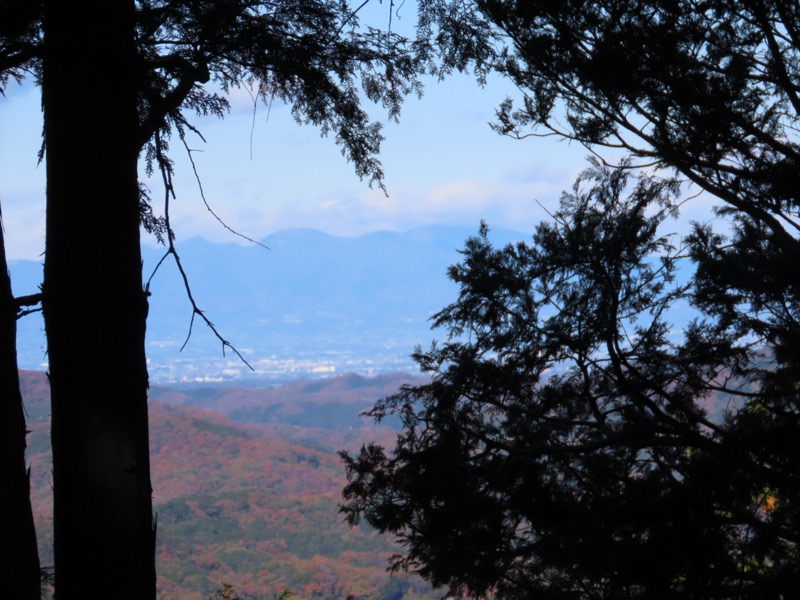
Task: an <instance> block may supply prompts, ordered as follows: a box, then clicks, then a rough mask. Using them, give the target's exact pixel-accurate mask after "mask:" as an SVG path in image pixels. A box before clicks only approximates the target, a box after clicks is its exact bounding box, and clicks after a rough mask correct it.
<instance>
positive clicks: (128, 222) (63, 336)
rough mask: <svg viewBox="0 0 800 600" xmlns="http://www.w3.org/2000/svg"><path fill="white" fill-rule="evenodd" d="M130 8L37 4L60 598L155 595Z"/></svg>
mask: <svg viewBox="0 0 800 600" xmlns="http://www.w3.org/2000/svg"><path fill="white" fill-rule="evenodd" d="M134 7H135V4H134V1H133V0H89V1H87V0H82V1H73V2H67V1H65V0H46V1H45V22H44V32H45V47H46V51H45V57H44V73H43V81H42V94H43V96H42V103H43V108H44V131H45V141H46V160H47V239H46V246H45V268H44V287H43V296H44V298H43V308H44V318H45V329H46V333H47V345H48V356H49V362H50V369H49V370H50V384H51V394H52V442H53V484H54V528H55V548H54V552H55V577H56V593H57V595H58V600H74V599H80V600H86V599H93V598H103V599H106V598H116V599H121V600H127V599H131V600H133V599H135V600H148V599H153V598H155V529H154V525H153V518H152V500H151V485H150V458H149V441H148V423H147V367H146V363H145V353H144V336H145V320H146V316H147V299H146V296H145V294H144V292H143V289H142V273H141V270H142V265H141V250H140V246H139V193H138V182H137V155H138V144H137V127H138V120H137V105H136V77H135V73H136V65H137V63H136V46H135V37H134V33H135V31H134Z"/></svg>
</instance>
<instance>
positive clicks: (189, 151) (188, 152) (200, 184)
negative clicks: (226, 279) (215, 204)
mask: <svg viewBox="0 0 800 600" xmlns="http://www.w3.org/2000/svg"><path fill="white" fill-rule="evenodd" d="M180 138H181V143H183V147H184V148H185V149H186V155H187V156H188V157H189V162H190V163H191V165H192V171H194V178H195V181H197V187H198V189H199V190H200V198H202V199H203V204H205V205H206V209H208V212H210V213H211V214H212V215H213V216H214V218H215V219H216V220H217V221H219V223H220V225H222V226H223V227H224V228H225V229H227V230H228V231H230V232H231V233H232V234H233V235H236V236H239V237H240V238H242V239H243V240H247V241H248V242H250V243H252V244H256V245H257V246H261V247H262V248H264V250H269V247H268V246H265V245H264V244H262V243H261V242H257V241H256V240H254V239H253V238H251V237H247V236H246V235H244V234H243V233H239V232H238V231H236V230H235V229H233V228H232V227H230V226H229V225H228V224H227V223H226V222H225V221H223V220H222V219H221V218H220V216H219V215H218V214H217V213H215V212H214V209H213V208H211V205H210V204H209V203H208V200H206V194H205V191H204V190H203V182H202V181H201V180H200V174H199V173H198V172H197V165H196V164H195V162H194V158H192V152H193V150H192V149H191V148H189V144H187V143H186V138H185V137H184V135H183V134H180Z"/></svg>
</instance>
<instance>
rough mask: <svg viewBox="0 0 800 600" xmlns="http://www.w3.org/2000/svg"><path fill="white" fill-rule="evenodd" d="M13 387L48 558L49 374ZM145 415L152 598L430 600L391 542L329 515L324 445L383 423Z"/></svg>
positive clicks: (196, 413)
mask: <svg viewBox="0 0 800 600" xmlns="http://www.w3.org/2000/svg"><path fill="white" fill-rule="evenodd" d="M336 385H340V386H342V387H344V388H347V385H346V383H343V382H341V381H339V382H335V383H334V388H335V386H336ZM22 387H23V391H24V394H25V402H26V408H27V411H28V416H29V425H30V429H32V433H31V435H30V438H29V441H30V443H29V449H28V460H29V462H30V464H31V468H32V469H31V471H32V488H33V489H32V498H33V504H34V511H35V513H36V517H37V521H38V528H39V533H40V551H41V553H42V555H43V564H51V563H52V555H51V553H50V549H51V543H52V527H51V525H52V522H51V517H50V515H51V514H52V498H51V495H50V477H49V472H50V467H49V465H50V462H49V461H50V455H49V430H48V422H47V419H48V417H47V415H48V412H49V411H48V408H47V402H48V401H47V393H48V388H47V381H46V378H45V377H44V374H42V373H39V372H22ZM364 387H367V388H369V385H366V384H364ZM298 389H299V388H298V387H295V388H293V392H294V393H295V394H296V393H298ZM329 391H330V390H329ZM317 392H318V394H323V389H322V387H320V388H319V389H318V391H317ZM181 393H184V392H181ZM271 393H272V395H273V397H274V398H277V397H278V396H279V391H277V390H272V391H271ZM188 395H189V396H190V395H191V394H188ZM224 395H225V394H224V393H222V396H224ZM323 395H324V394H323ZM331 395H333V392H332V391H331ZM345 400H346V399H345ZM362 401H363V399H362ZM345 403H346V402H345ZM350 403H351V405H352V404H353V399H352V398H351V399H350ZM358 403H359V401H357V400H356V401H355V404H358ZM150 419H151V455H152V472H153V487H154V506H155V510H156V512H157V516H158V549H157V568H158V586H159V598H160V599H163V600H174V599H177V600H181V599H185V600H204V599H205V598H207V597H209V596H210V595H211V594H212V593H213V591H214V590H215V589H217V588H218V587H219V585H220V584H221V583H222V582H228V583H231V584H233V585H234V586H235V588H236V590H237V593H238V595H239V596H240V597H242V598H243V599H254V598H258V599H267V598H269V599H273V598H275V597H277V595H278V594H279V593H280V592H281V591H283V590H285V589H291V590H292V591H293V592H294V594H295V597H298V598H320V599H330V600H334V599H340V600H345V598H347V597H348V596H352V597H353V598H359V599H364V600H367V599H373V598H374V599H378V598H392V599H394V600H399V599H400V598H408V599H412V600H413V599H420V598H433V597H436V595H435V594H433V593H432V591H431V590H430V588H429V587H428V586H427V585H426V584H425V583H424V582H422V581H421V580H419V579H416V578H411V577H406V576H403V577H400V576H398V577H395V578H391V577H390V576H389V574H387V573H386V572H385V570H384V569H385V565H386V560H387V559H388V557H389V556H390V555H391V553H392V552H393V548H392V546H391V544H390V543H389V542H388V541H387V540H386V539H384V538H382V537H380V536H378V535H376V534H375V533H374V532H370V531H367V530H365V529H361V528H356V529H350V528H349V527H347V526H346V525H345V524H344V523H342V521H341V518H340V517H339V515H338V514H337V503H338V501H339V498H340V492H341V488H342V486H343V485H344V476H343V471H342V467H341V464H340V462H339V460H338V458H337V457H336V456H335V453H334V452H333V451H332V448H339V447H343V446H351V447H352V446H355V445H358V444H360V443H361V442H362V441H365V440H368V439H369V440H371V439H380V438H383V439H386V440H389V439H391V437H392V436H393V433H392V432H391V431H390V430H387V429H385V428H384V429H376V428H374V427H372V426H368V425H366V424H365V425H363V426H361V427H358V428H357V429H354V430H351V429H347V430H345V431H336V430H333V429H328V430H325V431H320V430H316V429H313V428H305V427H299V426H289V425H282V424H275V423H273V424H268V425H263V424H262V425H251V426H245V425H243V424H240V423H237V422H235V421H233V420H231V419H229V418H227V417H225V416H222V415H219V414H217V413H214V412H212V411H209V410H207V409H203V408H198V407H196V406H185V405H184V406H180V405H176V404H167V403H164V402H160V401H151V406H150ZM292 438H295V439H292ZM298 439H304V440H307V441H306V442H305V443H303V442H301V441H297V440H298Z"/></svg>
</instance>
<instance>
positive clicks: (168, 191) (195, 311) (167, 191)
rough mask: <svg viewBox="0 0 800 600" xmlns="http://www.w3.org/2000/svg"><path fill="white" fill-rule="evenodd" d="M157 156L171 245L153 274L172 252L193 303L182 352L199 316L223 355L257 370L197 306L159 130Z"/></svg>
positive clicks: (167, 162) (168, 166)
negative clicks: (179, 244)
mask: <svg viewBox="0 0 800 600" xmlns="http://www.w3.org/2000/svg"><path fill="white" fill-rule="evenodd" d="M181 139H183V136H181ZM184 144H185V141H184ZM156 158H157V161H158V168H159V171H160V172H161V179H162V180H163V182H164V222H165V225H166V228H167V240H168V244H169V247H168V249H167V253H166V254H165V255H164V256H163V257H162V258H161V260H160V261H159V263H158V265H157V266H156V269H155V270H154V271H153V275H155V271H157V270H158V267H160V266H161V263H162V262H163V261H164V259H165V258H166V257H167V256H168V255H170V254H171V255H172V256H173V258H174V259H175V265H176V266H177V267H178V272H179V273H180V276H181V279H183V287H184V290H185V291H186V297H187V298H188V299H189V302H190V304H191V305H192V318H191V319H190V321H189V332H188V333H187V335H186V340H185V341H184V342H183V345H182V346H181V348H180V351H181V352H182V351H183V349H184V348H186V344H188V343H189V339H190V338H191V337H192V330H193V328H194V320H195V317H197V316H199V317H200V318H201V319H202V320H203V321H205V324H206V325H207V326H208V328H209V329H211V331H212V332H213V333H214V335H215V336H216V338H217V339H218V340H219V341H220V343H221V344H222V355H223V356H225V349H226V348H230V350H231V352H233V353H234V354H236V356H238V357H239V360H241V361H242V362H243V363H244V364H245V365H247V367H248V368H249V369H250V370H251V371H255V369H254V368H253V366H252V365H251V364H250V363H249V362H247V359H245V357H244V356H242V354H241V352H239V350H237V349H236V347H235V346H234V345H233V344H231V343H230V342H229V341H228V340H226V339H225V338H223V337H222V335H221V334H220V333H219V331H218V330H217V328H216V326H215V325H214V323H212V322H211V320H210V319H209V318H208V317H207V316H206V315H205V313H204V312H203V311H202V310H200V308H199V307H198V306H197V302H196V301H195V299H194V295H193V294H192V289H191V286H190V285H189V277H188V276H187V275H186V271H185V270H184V268H183V264H182V263H181V258H180V256H179V255H178V251H177V250H176V248H175V236H174V235H173V231H172V225H171V224H170V219H169V199H170V196H172V197H173V198H175V188H174V187H173V183H172V167H171V165H170V163H169V161H168V160H167V159H166V157H165V156H164V155H163V154H162V152H161V137H160V135H159V134H158V132H156ZM192 164H193V165H194V163H192ZM196 173H197V171H195V174H196ZM152 277H153V276H152V275H151V276H150V279H152ZM149 285H150V280H148V282H147V286H148V289H149Z"/></svg>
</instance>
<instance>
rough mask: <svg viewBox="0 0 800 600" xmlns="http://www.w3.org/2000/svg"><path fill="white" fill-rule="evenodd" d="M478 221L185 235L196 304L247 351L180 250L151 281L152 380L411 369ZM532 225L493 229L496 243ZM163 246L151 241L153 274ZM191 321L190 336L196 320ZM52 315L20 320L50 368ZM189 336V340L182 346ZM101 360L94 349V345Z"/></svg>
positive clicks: (32, 270) (29, 283)
mask: <svg viewBox="0 0 800 600" xmlns="http://www.w3.org/2000/svg"><path fill="white" fill-rule="evenodd" d="M477 230H478V224H476V225H475V228H467V227H448V226H427V227H421V228H417V229H412V230H410V231H406V232H403V233H397V232H388V231H384V232H377V233H369V234H365V235H361V236H358V237H351V238H348V237H338V236H332V235H328V234H325V233H322V232H320V231H316V230H311V229H295V230H288V231H282V232H278V233H275V234H273V235H270V236H268V237H266V238H264V239H263V240H260V244H261V245H257V244H249V245H240V244H238V243H227V244H215V243H211V242H208V241H205V240H203V239H200V238H193V239H189V240H186V241H184V242H182V243H179V244H177V249H178V253H179V256H180V259H181V263H182V265H183V267H184V269H185V272H186V274H187V277H188V281H189V284H190V286H191V292H192V295H193V296H194V298H195V300H196V302H197V305H198V307H199V308H200V309H201V310H203V311H204V314H205V315H206V316H207V317H208V318H209V319H210V320H211V321H212V322H213V323H214V325H215V327H216V328H217V331H218V332H219V333H220V335H221V336H223V337H224V338H225V339H226V340H228V341H229V342H230V343H231V344H232V345H233V346H234V347H235V348H236V349H237V350H238V351H239V352H241V354H242V356H243V357H244V358H245V359H246V360H247V362H248V363H249V364H250V365H251V366H252V367H253V370H250V369H249V368H248V366H247V365H245V364H244V362H242V361H241V360H239V359H238V358H237V357H236V356H235V355H233V354H232V353H231V352H230V351H228V352H227V353H226V354H223V347H222V344H221V343H220V341H219V340H218V339H217V338H215V336H214V334H213V332H212V331H211V330H210V329H209V328H208V327H206V325H205V324H204V323H202V322H201V321H200V320H199V319H195V320H194V323H193V324H192V323H191V317H192V307H191V304H190V303H189V301H188V298H187V293H186V290H185V289H184V284H183V279H182V278H181V277H180V274H179V272H178V269H177V267H176V265H175V262H174V260H173V259H172V257H167V259H166V260H165V261H164V262H163V264H161V266H160V267H159V269H158V271H157V272H156V273H155V275H154V276H153V277H152V280H151V281H150V286H149V290H150V292H151V297H150V315H149V319H148V335H147V352H148V357H149V361H150V362H149V370H150V377H151V380H152V381H153V382H155V383H169V382H173V383H174V382H189V381H206V382H230V381H239V382H243V381H248V380H254V379H256V380H260V381H261V382H262V383H263V381H264V380H268V381H271V382H274V383H283V382H287V381H291V380H294V379H301V378H307V377H326V376H330V375H332V374H336V373H344V372H356V373H359V374H362V375H374V374H378V373H386V372H392V371H413V370H414V365H413V363H412V361H411V360H410V358H409V355H410V353H411V352H412V351H413V350H414V347H415V346H416V345H417V344H421V345H423V346H427V345H428V344H429V343H430V342H431V341H432V340H433V339H434V337H438V338H442V337H443V332H435V333H434V332H431V331H430V322H429V319H430V317H431V315H433V314H434V313H436V312H437V311H439V310H441V309H442V308H444V307H445V306H446V305H448V304H450V303H451V302H453V301H455V300H456V299H457V294H458V289H457V287H456V286H455V285H454V284H453V283H452V282H451V281H450V280H448V278H447V275H446V273H447V268H448V266H450V265H451V264H454V263H456V262H457V261H458V260H459V254H458V249H459V248H462V247H463V246H464V242H465V240H466V239H467V238H468V237H469V236H471V235H476V234H477ZM527 237H528V234H525V233H522V232H517V231H512V230H504V229H495V230H492V232H491V234H490V238H491V239H492V240H493V242H494V243H495V244H497V245H505V244H506V243H509V242H512V241H518V240H523V239H526V238H527ZM163 256H164V248H163V247H144V248H143V260H144V277H145V280H147V279H148V278H149V277H150V275H151V273H152V272H153V271H154V269H155V266H156V265H157V264H158V262H159V260H160V259H161V258H162V257H163ZM9 268H10V271H11V275H12V282H13V283H12V285H13V286H14V291H15V294H17V295H24V294H31V293H35V292H36V291H37V289H38V286H39V284H40V282H41V273H42V269H41V264H40V263H39V262H36V261H25V260H16V261H11V262H10V265H9ZM190 326H191V337H190V339H189V340H188V342H186V340H187V337H189V331H190ZM42 329H43V327H42V322H41V319H40V317H39V316H38V315H37V314H34V315H29V316H27V317H25V318H24V319H22V320H20V322H19V344H18V346H19V361H20V367H21V368H24V369H42V368H46V355H45V352H44V350H43V348H44V338H43V334H42ZM184 342H186V346H185V348H183V350H181V348H182V346H183V344H184ZM86 360H87V366H89V367H90V366H91V357H86Z"/></svg>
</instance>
